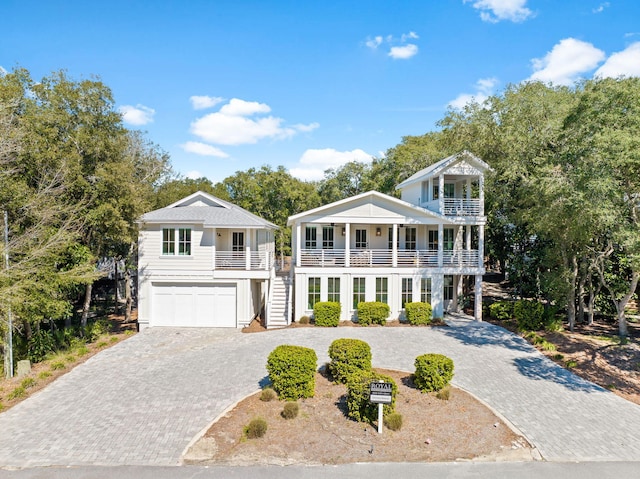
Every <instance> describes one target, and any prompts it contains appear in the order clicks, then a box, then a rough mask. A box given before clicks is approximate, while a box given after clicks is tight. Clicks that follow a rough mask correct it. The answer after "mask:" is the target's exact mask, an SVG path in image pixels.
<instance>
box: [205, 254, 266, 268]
mask: <svg viewBox="0 0 640 479" xmlns="http://www.w3.org/2000/svg"><path fill="white" fill-rule="evenodd" d="M273 260H274V256H273V252H271V251H250V252H249V255H248V256H247V252H246V251H216V261H215V267H216V269H238V270H240V269H244V270H251V271H256V270H268V269H271V268H272V267H273Z"/></svg>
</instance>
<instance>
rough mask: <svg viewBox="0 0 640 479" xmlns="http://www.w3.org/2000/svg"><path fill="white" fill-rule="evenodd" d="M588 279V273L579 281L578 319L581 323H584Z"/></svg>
mask: <svg viewBox="0 0 640 479" xmlns="http://www.w3.org/2000/svg"><path fill="white" fill-rule="evenodd" d="M586 280H587V278H586V275H582V276H581V278H580V281H579V282H578V321H579V322H580V323H581V324H584V310H585V309H586V305H585V304H584V285H585V283H586Z"/></svg>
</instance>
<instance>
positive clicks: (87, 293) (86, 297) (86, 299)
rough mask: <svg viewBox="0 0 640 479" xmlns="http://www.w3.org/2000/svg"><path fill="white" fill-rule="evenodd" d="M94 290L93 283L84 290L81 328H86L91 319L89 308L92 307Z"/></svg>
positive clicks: (88, 284)
mask: <svg viewBox="0 0 640 479" xmlns="http://www.w3.org/2000/svg"><path fill="white" fill-rule="evenodd" d="M92 289H93V283H87V284H86V286H85V288H84V303H83V304H82V318H81V319H80V326H82V327H83V328H85V327H86V326H87V318H88V317H89V308H90V307H91V290H92Z"/></svg>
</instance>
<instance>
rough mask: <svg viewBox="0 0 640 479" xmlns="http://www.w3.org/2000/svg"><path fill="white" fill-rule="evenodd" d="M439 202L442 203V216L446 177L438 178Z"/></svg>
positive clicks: (442, 212) (441, 212)
mask: <svg viewBox="0 0 640 479" xmlns="http://www.w3.org/2000/svg"><path fill="white" fill-rule="evenodd" d="M438 201H439V202H440V214H441V215H443V214H444V175H440V176H439V178H438Z"/></svg>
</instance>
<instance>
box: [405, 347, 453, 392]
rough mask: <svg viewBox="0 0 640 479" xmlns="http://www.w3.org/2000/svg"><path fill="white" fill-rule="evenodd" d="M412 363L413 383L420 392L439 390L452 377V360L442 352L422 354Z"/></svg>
mask: <svg viewBox="0 0 640 479" xmlns="http://www.w3.org/2000/svg"><path fill="white" fill-rule="evenodd" d="M414 365H415V368H416V372H415V376H414V383H415V385H416V387H417V388H418V389H420V391H422V392H431V391H439V390H441V389H442V388H443V387H445V386H446V385H447V384H449V381H451V378H452V377H453V360H452V359H451V358H448V357H447V356H444V355H442V354H423V355H422V356H418V357H417V358H416V359H415V362H414Z"/></svg>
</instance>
